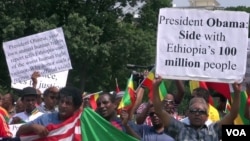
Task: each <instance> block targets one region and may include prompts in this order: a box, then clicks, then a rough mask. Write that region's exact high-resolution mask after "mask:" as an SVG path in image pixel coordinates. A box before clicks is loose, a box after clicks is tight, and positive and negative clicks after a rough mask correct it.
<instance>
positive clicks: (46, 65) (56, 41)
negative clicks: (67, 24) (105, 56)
mask: <svg viewBox="0 0 250 141" xmlns="http://www.w3.org/2000/svg"><path fill="white" fill-rule="evenodd" d="M3 49H4V54H5V57H6V62H7V65H8V69H9V73H10V77H11V82H12V83H23V82H22V81H25V80H28V79H30V77H31V75H32V73H33V72H34V71H39V72H40V74H41V75H42V76H43V75H47V74H53V73H57V72H61V71H67V70H69V69H72V66H71V62H70V58H69V54H68V50H67V46H66V42H65V39H64V33H63V30H62V28H56V29H52V30H49V31H45V32H41V33H38V34H34V35H30V36H26V37H23V38H19V39H16V40H12V41H8V42H4V43H3Z"/></svg>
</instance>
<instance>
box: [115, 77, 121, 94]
mask: <svg viewBox="0 0 250 141" xmlns="http://www.w3.org/2000/svg"><path fill="white" fill-rule="evenodd" d="M115 84H116V93H118V92H120V88H119V85H118V82H117V78H115Z"/></svg>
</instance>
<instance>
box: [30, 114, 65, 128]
mask: <svg viewBox="0 0 250 141" xmlns="http://www.w3.org/2000/svg"><path fill="white" fill-rule="evenodd" d="M61 122H62V121H61V120H59V115H58V112H54V113H46V114H43V115H41V116H40V117H38V118H37V119H35V120H33V121H31V122H29V124H34V123H36V124H40V125H43V126H47V125H49V124H59V123H61Z"/></svg>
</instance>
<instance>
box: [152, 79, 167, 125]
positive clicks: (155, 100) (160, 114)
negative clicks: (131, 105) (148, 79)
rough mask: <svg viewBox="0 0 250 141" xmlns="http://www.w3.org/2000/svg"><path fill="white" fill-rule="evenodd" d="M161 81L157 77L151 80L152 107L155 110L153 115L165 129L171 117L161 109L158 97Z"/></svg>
mask: <svg viewBox="0 0 250 141" xmlns="http://www.w3.org/2000/svg"><path fill="white" fill-rule="evenodd" d="M161 81H162V78H161V77H160V76H159V77H158V78H155V79H154V80H153V105H154V108H155V113H156V114H157V116H158V117H159V118H160V120H161V121H162V122H163V125H164V126H165V127H168V126H169V124H170V120H171V115H170V114H168V113H167V112H166V111H165V110H164V109H163V107H162V104H161V100H160V96H159V85H160V83H161Z"/></svg>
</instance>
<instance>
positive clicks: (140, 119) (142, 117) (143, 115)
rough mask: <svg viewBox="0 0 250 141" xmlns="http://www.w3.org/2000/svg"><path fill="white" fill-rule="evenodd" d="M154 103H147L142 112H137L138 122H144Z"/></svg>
mask: <svg viewBox="0 0 250 141" xmlns="http://www.w3.org/2000/svg"><path fill="white" fill-rule="evenodd" d="M151 105H152V103H151V102H149V103H147V105H146V107H145V108H144V109H143V110H142V112H141V113H138V114H136V123H137V124H143V123H144V121H145V119H146V118H147V114H148V110H149V108H150V107H151Z"/></svg>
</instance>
